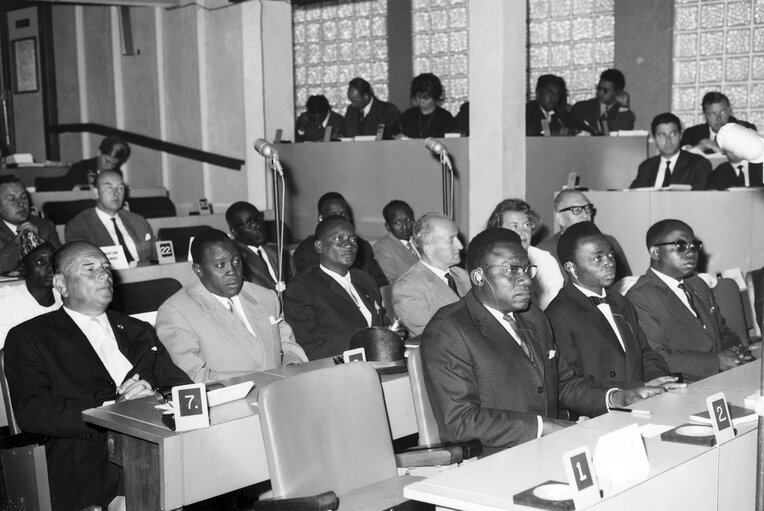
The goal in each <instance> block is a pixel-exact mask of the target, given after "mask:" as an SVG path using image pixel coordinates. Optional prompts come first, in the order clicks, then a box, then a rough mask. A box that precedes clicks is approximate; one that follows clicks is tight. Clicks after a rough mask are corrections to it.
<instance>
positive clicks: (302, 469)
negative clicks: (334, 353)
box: [258, 362, 397, 498]
mask: <svg viewBox="0 0 764 511" xmlns="http://www.w3.org/2000/svg"><path fill="white" fill-rule="evenodd" d="M258 407H259V412H260V424H261V426H262V432H263V433H262V434H263V440H264V442H265V453H266V455H267V458H268V470H269V471H270V475H271V483H272V486H273V494H274V496H275V497H277V498H279V497H295V496H305V495H314V494H317V493H321V492H324V491H328V490H333V491H334V492H335V493H337V494H338V495H342V494H344V493H347V492H349V491H352V490H355V489H358V488H361V487H363V486H366V485H369V484H372V483H376V482H379V481H383V480H385V479H389V478H391V477H395V476H397V469H396V467H395V458H394V455H393V446H392V440H391V439H390V426H389V425H388V420H387V412H386V411H385V401H384V398H383V394H382V384H381V383H380V381H379V376H378V375H377V373H376V371H375V370H374V369H373V368H372V367H371V365H369V364H367V363H363V362H353V363H349V364H341V365H337V366H334V367H328V368H324V369H317V370H315V371H308V372H305V373H301V374H298V375H296V376H290V377H289V378H284V379H282V380H278V381H275V382H273V383H270V384H268V385H267V386H265V387H264V388H263V389H261V390H260V395H259V396H258Z"/></svg>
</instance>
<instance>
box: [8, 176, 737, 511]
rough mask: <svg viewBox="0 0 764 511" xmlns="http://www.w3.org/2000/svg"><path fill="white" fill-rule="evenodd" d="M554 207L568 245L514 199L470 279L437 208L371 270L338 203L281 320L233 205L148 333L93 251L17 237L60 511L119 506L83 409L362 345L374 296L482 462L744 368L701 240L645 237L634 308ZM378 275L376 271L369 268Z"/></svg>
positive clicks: (292, 286) (476, 246)
mask: <svg viewBox="0 0 764 511" xmlns="http://www.w3.org/2000/svg"><path fill="white" fill-rule="evenodd" d="M15 202H19V201H15ZM22 202H23V201H22ZM555 211H556V218H557V221H558V222H559V223H560V226H561V227H562V233H561V234H560V235H559V236H557V240H556V244H553V245H554V246H553V247H552V248H553V252H547V251H545V250H543V249H541V248H538V247H532V246H531V245H530V240H531V235H532V232H533V229H534V227H535V224H534V222H535V220H533V218H534V213H533V211H532V210H531V209H530V207H529V206H528V205H527V204H525V203H524V202H522V201H519V200H508V201H503V202H502V203H500V204H499V205H498V206H497V208H496V211H495V213H494V215H492V216H491V219H490V220H489V223H488V228H487V229H486V230H485V231H484V232H482V233H480V234H478V235H477V236H476V237H475V238H473V240H472V241H471V242H470V243H469V246H468V248H467V257H466V270H465V269H461V268H460V266H459V263H460V251H461V249H462V248H463V247H462V244H461V242H460V241H459V237H458V231H457V228H456V225H455V224H454V223H453V222H452V221H451V220H450V219H448V218H447V217H444V216H442V215H439V214H433V213H429V214H425V215H423V216H422V217H421V218H419V219H418V220H417V221H416V222H414V213H413V211H412V209H411V208H410V207H409V206H408V205H407V204H406V203H403V202H400V201H397V202H396V201H394V202H392V203H391V205H389V207H387V208H385V212H384V214H385V220H386V224H387V228H388V230H389V231H390V233H389V236H388V237H387V240H388V241H387V242H385V241H384V240H383V241H381V242H379V243H377V244H376V245H375V247H374V248H373V249H372V254H371V255H370V256H368V257H370V259H371V260H373V261H376V259H377V258H376V257H375V256H374V252H376V254H377V255H378V257H379V261H378V262H377V263H375V262H369V261H366V262H361V261H360V260H359V258H358V257H357V255H358V253H359V249H360V247H362V246H363V247H365V246H366V245H368V243H366V242H364V241H363V240H359V238H358V237H357V235H356V233H355V229H354V227H353V224H352V223H351V221H350V214H349V206H348V204H347V202H346V201H345V200H344V198H342V196H341V195H339V194H337V193H336V192H333V193H329V194H326V195H325V196H324V197H322V200H321V201H320V203H319V223H318V226H317V227H316V231H315V236H314V238H313V240H310V241H308V242H306V243H303V246H301V247H300V248H298V251H299V252H304V254H303V255H304V256H305V257H306V258H307V259H312V260H313V263H311V264H309V265H308V267H307V269H304V270H303V271H301V272H298V274H297V275H296V276H294V277H293V278H292V279H290V280H288V281H287V282H286V292H285V293H284V316H283V317H282V314H281V310H280V304H279V300H278V298H277V296H276V294H275V293H274V292H273V291H272V290H271V289H269V287H270V283H269V282H267V281H266V282H263V281H260V280H258V277H257V275H256V273H255V274H253V273H251V268H250V263H252V262H257V260H258V259H259V258H260V256H265V259H264V260H262V261H261V262H262V265H260V266H259V268H260V269H261V273H264V272H265V271H266V268H267V273H268V274H270V277H271V281H274V282H275V280H276V279H278V274H277V273H276V272H275V271H274V269H273V265H274V262H273V260H272V259H270V256H269V255H270V254H272V252H269V251H268V250H266V252H265V253H263V252H261V251H260V250H257V253H256V250H255V249H258V248H261V247H263V246H266V245H265V243H264V235H263V232H264V229H263V225H262V220H263V218H262V214H261V213H260V212H259V211H258V210H257V209H256V208H255V207H254V206H253V205H251V204H248V203H236V204H234V205H232V206H231V208H229V210H228V212H227V218H228V221H229V226H230V230H231V234H232V235H233V236H234V239H233V240H232V239H231V238H230V237H229V236H228V235H227V234H226V233H224V232H222V231H219V230H214V229H213V230H209V231H206V232H204V233H202V234H200V235H199V236H197V237H196V239H195V240H194V242H193V244H192V248H191V251H192V256H193V260H194V262H193V265H192V268H193V271H194V273H195V275H196V276H197V277H198V280H197V281H196V282H195V283H194V284H191V285H188V286H186V287H184V288H183V289H181V290H180V291H178V292H177V293H176V294H175V295H173V296H172V297H170V298H169V299H168V300H167V301H166V302H165V303H164V304H163V305H162V306H161V307H160V308H159V311H158V314H157V320H156V331H155V330H154V329H153V328H152V327H151V325H149V324H147V323H144V322H141V321H138V320H135V319H133V318H130V317H127V316H124V315H122V314H119V313H116V312H113V311H110V310H108V306H109V303H110V302H111V299H112V292H113V290H112V277H111V271H110V266H109V262H108V260H107V259H106V257H105V255H104V254H103V253H102V252H101V251H100V250H99V249H98V247H97V246H96V245H93V244H91V243H88V242H85V241H75V242H70V243H67V244H66V245H64V246H63V247H61V248H59V249H58V250H54V246H53V244H52V243H51V242H50V241H49V240H46V239H44V238H42V237H41V236H40V235H39V233H35V232H33V231H31V230H22V231H21V232H20V233H19V234H18V235H17V236H16V237H15V239H14V244H15V245H16V251H17V258H18V261H19V264H20V266H21V268H22V269H23V275H24V283H23V287H20V289H19V290H18V292H19V293H21V294H23V293H27V294H28V295H29V297H26V300H27V303H30V301H31V300H33V301H34V302H36V303H37V304H38V305H39V306H40V307H48V308H49V309H53V310H52V311H50V312H46V313H44V314H42V315H39V316H36V317H32V318H31V319H28V320H25V319H26V318H19V321H23V322H22V323H20V324H19V325H17V326H15V327H13V328H12V329H11V330H10V332H9V333H8V336H7V339H6V343H5V351H6V354H5V356H6V375H7V378H8V382H9V385H10V392H11V403H12V406H13V408H14V410H15V413H16V417H17V420H18V422H19V425H20V427H21V428H22V430H25V431H29V432H36V433H41V434H45V435H47V436H49V437H50V439H49V440H48V442H47V443H46V451H47V454H48V467H49V477H50V483H51V491H52V497H53V500H54V502H55V505H54V506H55V509H79V508H82V507H85V506H87V505H90V504H93V503H98V504H101V505H107V504H109V503H111V502H115V503H119V502H120V499H119V498H118V495H119V491H120V490H119V481H120V472H119V470H118V469H117V468H116V467H114V466H113V465H111V464H110V462H109V461H108V459H107V455H106V452H107V450H106V438H105V435H104V432H103V431H101V430H99V429H97V428H95V427H92V426H89V425H86V424H85V423H84V422H83V421H82V418H81V412H82V411H83V410H84V409H87V408H91V407H94V406H99V405H100V404H102V403H103V402H107V401H110V400H113V399H133V398H137V397H142V396H148V395H151V394H153V393H154V392H156V391H157V390H159V391H166V389H167V388H168V387H171V386H172V385H176V384H180V383H186V382H189V381H191V380H194V381H214V380H219V379H224V378H228V377H231V376H238V375H241V374H246V373H251V372H254V371H262V370H267V369H269V368H273V367H277V366H280V365H287V364H292V363H300V362H305V361H307V360H309V359H316V358H321V357H326V356H333V355H337V354H340V353H342V351H344V350H345V349H347V347H348V341H349V337H350V335H351V334H352V333H353V332H354V331H356V330H358V329H360V328H363V327H367V326H371V325H385V324H387V323H388V319H387V314H386V311H385V309H384V305H383V300H382V296H381V292H380V288H379V285H380V284H382V283H387V282H390V281H392V282H393V288H392V294H393V303H394V309H395V314H396V315H398V316H399V317H400V318H401V319H402V321H403V324H404V325H405V326H406V327H408V328H409V329H410V330H411V331H412V332H413V333H414V334H421V336H420V339H421V346H422V347H421V349H422V355H423V356H422V359H423V365H424V374H425V382H426V386H427V390H428V394H429V396H430V399H431V401H432V404H433V410H434V412H435V416H436V420H437V422H438V427H439V430H440V432H441V436H442V437H443V438H444V439H445V440H468V439H469V440H474V439H477V440H479V441H481V443H482V444H483V445H484V447H485V449H486V452H492V451H495V450H498V449H502V448H506V447H510V446H513V445H517V444H518V443H520V442H524V441H526V440H529V439H531V438H535V437H538V436H540V435H543V434H548V433H551V432H553V431H555V430H557V429H559V428H560V427H564V426H566V425H568V424H570V420H571V419H573V418H575V417H576V416H577V415H588V416H592V415H598V414H601V413H605V412H606V411H607V410H608V409H609V408H611V407H620V406H627V405H628V404H630V403H632V402H634V401H636V400H639V399H642V398H645V397H649V396H651V395H654V394H656V393H660V392H664V391H666V390H667V389H671V388H674V387H676V386H677V385H681V384H679V383H676V381H677V376H673V375H674V374H675V373H681V376H682V377H683V378H684V380H685V381H695V380H698V379H700V378H703V377H706V376H709V375H711V374H715V373H717V372H719V371H723V370H726V369H729V368H732V367H735V366H737V365H740V364H742V363H745V362H747V361H749V360H750V354H748V353H746V351H745V349H744V348H743V347H742V344H741V340H740V339H738V338H737V337H736V336H735V334H734V333H733V332H732V331H731V330H730V329H729V328H728V327H727V326H726V324H725V322H724V318H723V316H722V314H721V311H720V310H719V307H718V306H717V304H716V303H715V301H714V298H713V294H712V293H711V290H710V289H709V287H708V285H707V284H706V283H705V282H704V281H703V280H702V279H700V278H698V277H696V276H695V272H696V266H697V260H698V253H699V250H700V249H701V244H700V242H698V241H697V240H696V238H695V235H694V233H693V231H692V229H691V228H690V226H688V225H686V224H684V223H682V222H679V221H676V220H664V221H661V222H658V223H656V224H655V225H653V226H652V227H651V228H650V229H649V231H648V232H647V234H646V245H647V250H648V254H649V256H650V260H651V268H650V269H649V270H648V271H647V273H646V274H645V275H643V276H642V277H640V278H639V280H638V282H637V284H636V285H635V286H633V287H632V288H631V289H630V290H629V292H628V294H627V296H626V298H624V297H623V296H622V295H620V294H619V293H618V292H617V291H615V290H614V289H613V286H614V283H615V281H616V278H617V275H618V269H619V268H618V266H619V263H618V262H617V257H616V254H617V252H618V245H617V242H614V239H613V238H612V237H610V236H606V235H603V234H602V233H600V232H599V230H598V229H597V228H596V227H595V226H594V224H592V223H591V222H590V220H591V216H592V214H593V212H594V206H593V205H592V204H591V203H589V202H588V200H587V199H586V197H585V196H584V195H583V194H582V193H580V192H577V191H567V192H564V193H561V194H559V195H558V197H557V200H556V202H555ZM552 241H553V240H549V241H548V242H547V244H549V243H552ZM311 247H312V251H311ZM374 249H376V250H374ZM299 252H297V251H296V252H295V259H297V260H299ZM555 256H556V259H557V261H559V263H557V264H556V262H555V261H554V259H555ZM382 261H385V262H384V263H383V262H382ZM391 261H392V264H390V263H391ZM359 262H361V264H358V263H359ZM379 263H381V264H379ZM377 267H379V268H383V273H382V275H376V276H373V275H372V274H371V273H369V272H368V271H367V270H368V269H374V268H377ZM384 268H387V272H388V273H387V275H385V274H384ZM560 268H562V270H561V269H560ZM555 272H558V273H559V274H558V273H555ZM563 272H564V273H563ZM627 273H628V270H627ZM246 274H249V276H248V278H249V279H250V280H251V281H252V282H247V281H245V280H244V277H245V275H246ZM560 277H562V278H560ZM382 279H384V280H382ZM255 282H257V283H255ZM383 285H384V284H383ZM546 286H550V288H547V287H546ZM543 296H546V297H547V299H548V300H549V301H548V303H544V301H543V300H544V299H543V298H541V297H543ZM17 299H18V300H20V299H21V298H17ZM59 300H60V303H62V304H63V306H58V303H59V302H58V301H59ZM6 303H11V304H13V303H17V302H16V301H15V300H11V301H10V302H6ZM19 303H20V302H19ZM539 304H542V305H545V308H546V311H543V312H542V309H541V307H539ZM3 310H6V306H5V304H3Z"/></svg>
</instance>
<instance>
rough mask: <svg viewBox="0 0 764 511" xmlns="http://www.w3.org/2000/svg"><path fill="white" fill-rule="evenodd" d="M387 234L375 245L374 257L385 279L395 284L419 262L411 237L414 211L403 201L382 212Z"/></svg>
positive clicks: (388, 205) (393, 203) (394, 203)
mask: <svg viewBox="0 0 764 511" xmlns="http://www.w3.org/2000/svg"><path fill="white" fill-rule="evenodd" d="M382 216H383V217H384V219H385V229H387V234H385V236H384V237H383V238H380V239H379V240H377V242H376V243H375V244H374V256H375V258H376V260H377V261H378V262H379V266H380V268H382V271H383V272H384V273H385V277H387V280H388V281H389V282H390V284H393V283H394V282H395V281H396V279H397V278H398V277H400V276H401V275H403V274H404V273H406V271H407V270H408V269H409V268H411V267H412V266H413V265H414V263H416V262H417V261H419V252H417V249H416V247H414V242H413V241H412V239H411V235H412V234H413V230H414V210H412V209H411V206H409V205H408V204H407V203H405V202H403V201H402V200H394V201H390V202H389V203H388V204H387V205H386V206H385V207H384V209H383V210H382Z"/></svg>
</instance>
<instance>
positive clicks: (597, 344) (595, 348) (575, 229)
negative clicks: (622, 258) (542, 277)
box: [544, 222, 676, 388]
mask: <svg viewBox="0 0 764 511" xmlns="http://www.w3.org/2000/svg"><path fill="white" fill-rule="evenodd" d="M557 253H558V254H559V256H560V261H562V266H563V268H564V269H565V271H566V272H567V273H568V281H567V283H566V284H565V287H563V289H562V291H560V294H558V295H557V297H555V299H554V300H552V303H550V304H549V307H547V308H546V310H545V311H544V312H545V314H546V316H547V318H549V323H550V324H551V325H552V331H553V332H554V338H555V340H556V341H557V346H558V347H559V348H560V352H561V353H562V356H563V357H565V361H566V362H567V363H568V365H570V367H571V369H573V371H574V372H575V373H576V375H578V376H580V377H582V378H585V377H591V378H593V379H594V381H596V382H598V383H603V384H607V385H616V386H618V387H621V388H631V387H638V386H641V385H644V384H645V383H644V382H645V381H647V382H648V383H647V385H650V386H656V385H675V384H673V383H671V382H674V381H676V378H674V377H672V376H670V374H671V372H670V371H669V368H668V366H667V365H666V362H665V361H664V360H663V358H662V357H661V356H660V355H658V354H657V353H656V352H655V351H653V349H652V348H651V347H650V345H649V344H648V343H647V338H646V337H645V333H644V332H643V331H642V329H641V328H640V327H639V323H638V321H637V311H635V310H634V306H632V305H631V304H630V303H629V302H628V300H626V298H624V297H623V296H622V295H621V294H620V293H617V292H615V291H611V290H610V289H608V288H610V287H611V286H612V285H613V283H614V282H615V257H614V254H613V249H612V248H611V247H610V244H609V243H608V242H607V239H606V238H605V236H603V235H602V233H601V232H600V230H599V229H597V227H596V226H595V225H594V224H593V223H591V222H579V223H577V224H575V225H572V226H571V227H570V228H569V229H568V230H566V231H565V232H564V233H563V234H562V236H560V242H559V243H558V245H557Z"/></svg>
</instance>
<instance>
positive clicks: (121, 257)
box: [99, 245, 130, 270]
mask: <svg viewBox="0 0 764 511" xmlns="http://www.w3.org/2000/svg"><path fill="white" fill-rule="evenodd" d="M99 248H100V249H101V252H103V253H104V255H105V256H106V259H108V260H109V264H111V267H112V269H114V270H126V269H128V268H130V264H129V263H128V262H127V257H125V249H124V248H123V247H122V245H109V246H105V247H99Z"/></svg>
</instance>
